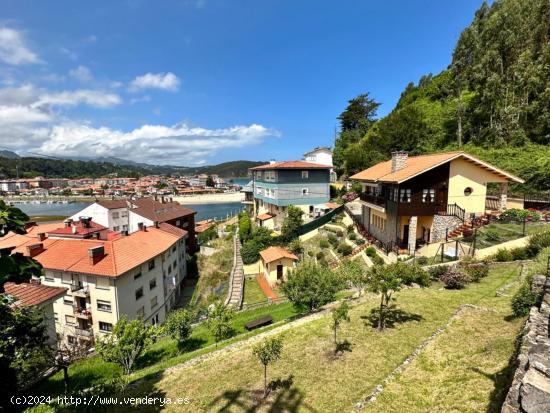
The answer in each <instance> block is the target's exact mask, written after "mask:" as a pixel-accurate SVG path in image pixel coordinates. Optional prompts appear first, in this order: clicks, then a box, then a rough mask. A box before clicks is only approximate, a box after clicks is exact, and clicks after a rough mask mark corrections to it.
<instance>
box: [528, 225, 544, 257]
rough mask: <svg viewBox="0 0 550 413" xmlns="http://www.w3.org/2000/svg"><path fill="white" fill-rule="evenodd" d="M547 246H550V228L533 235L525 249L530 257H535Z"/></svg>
mask: <svg viewBox="0 0 550 413" xmlns="http://www.w3.org/2000/svg"><path fill="white" fill-rule="evenodd" d="M546 247H550V231H548V230H546V231H542V232H538V233H536V234H533V235H531V238H529V242H528V243H527V247H525V249H526V251H527V255H529V257H534V256H535V255H537V254H538V253H539V252H540V251H541V250H542V249H543V248H546Z"/></svg>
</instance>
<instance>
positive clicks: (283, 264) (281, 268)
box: [260, 247, 298, 286]
mask: <svg viewBox="0 0 550 413" xmlns="http://www.w3.org/2000/svg"><path fill="white" fill-rule="evenodd" d="M296 261H298V257H297V256H296V255H294V254H293V253H292V252H290V251H288V250H287V249H285V248H282V247H269V248H267V249H265V250H263V251H261V252H260V262H261V265H262V271H263V273H264V276H265V278H266V280H267V282H268V283H269V285H270V286H273V285H275V284H276V283H277V282H278V281H279V282H280V281H283V280H284V279H285V278H286V276H287V274H288V271H289V270H290V269H292V268H294V267H295V264H296Z"/></svg>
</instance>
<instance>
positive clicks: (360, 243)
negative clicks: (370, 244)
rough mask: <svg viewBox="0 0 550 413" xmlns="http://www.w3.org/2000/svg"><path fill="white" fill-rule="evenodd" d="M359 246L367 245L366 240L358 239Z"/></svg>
mask: <svg viewBox="0 0 550 413" xmlns="http://www.w3.org/2000/svg"><path fill="white" fill-rule="evenodd" d="M355 243H356V244H357V245H363V244H364V243H365V240H364V239H363V238H358V239H357V241H355Z"/></svg>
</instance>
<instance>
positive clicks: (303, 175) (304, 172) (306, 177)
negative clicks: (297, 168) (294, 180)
mask: <svg viewBox="0 0 550 413" xmlns="http://www.w3.org/2000/svg"><path fill="white" fill-rule="evenodd" d="M308 178H309V171H302V179H308Z"/></svg>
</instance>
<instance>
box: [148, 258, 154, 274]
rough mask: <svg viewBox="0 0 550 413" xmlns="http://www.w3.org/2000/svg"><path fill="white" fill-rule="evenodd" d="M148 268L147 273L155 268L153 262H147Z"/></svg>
mask: <svg viewBox="0 0 550 413" xmlns="http://www.w3.org/2000/svg"><path fill="white" fill-rule="evenodd" d="M148 267H149V271H151V270H152V269H153V268H155V260H151V261H149V264H148Z"/></svg>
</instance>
